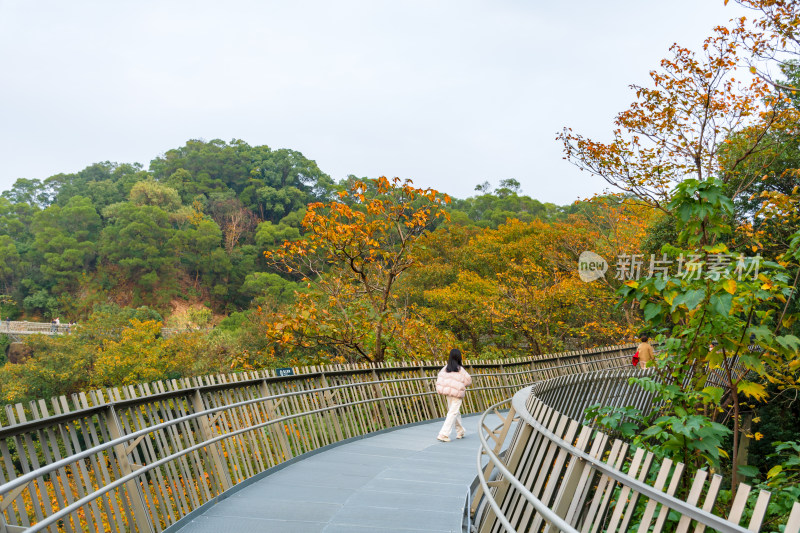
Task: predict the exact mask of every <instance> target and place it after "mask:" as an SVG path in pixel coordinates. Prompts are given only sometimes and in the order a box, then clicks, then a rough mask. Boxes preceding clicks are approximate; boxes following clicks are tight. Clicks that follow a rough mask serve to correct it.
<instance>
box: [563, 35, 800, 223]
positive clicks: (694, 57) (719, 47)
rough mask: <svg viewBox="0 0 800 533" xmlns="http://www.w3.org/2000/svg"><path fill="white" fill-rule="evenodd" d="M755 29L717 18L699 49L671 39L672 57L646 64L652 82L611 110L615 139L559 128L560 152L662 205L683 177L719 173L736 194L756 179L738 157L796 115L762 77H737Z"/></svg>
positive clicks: (763, 145) (765, 143)
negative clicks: (732, 152)
mask: <svg viewBox="0 0 800 533" xmlns="http://www.w3.org/2000/svg"><path fill="white" fill-rule="evenodd" d="M753 35H754V34H753V33H752V32H748V31H747V30H746V29H745V28H744V27H743V26H742V25H739V26H737V27H735V28H734V29H732V30H731V29H728V28H726V27H722V26H721V27H718V28H716V29H715V34H714V35H713V36H711V37H709V38H708V39H706V40H705V42H704V43H703V48H702V52H700V53H699V54H698V53H695V52H693V51H691V50H689V49H687V48H684V47H682V46H679V45H677V44H675V45H673V46H672V47H671V48H670V52H671V57H668V58H666V59H663V60H662V61H661V68H660V69H658V70H653V71H651V72H650V77H651V79H652V87H644V86H639V85H632V86H631V87H632V88H633V89H634V90H635V93H636V101H634V103H633V104H631V106H630V107H629V108H628V109H627V110H625V111H623V112H621V113H619V114H618V115H617V117H616V119H615V124H616V126H617V127H616V128H615V129H614V131H613V140H612V141H611V142H599V141H594V140H591V139H588V138H586V137H583V136H581V135H578V134H574V133H573V132H572V130H571V129H570V128H565V129H564V130H563V131H562V132H561V134H559V136H558V137H559V139H560V140H561V141H562V142H563V143H564V149H565V153H566V158H567V159H568V160H569V161H570V162H572V163H574V164H575V165H577V166H578V167H579V168H581V169H582V170H586V171H589V172H591V173H592V174H595V175H598V176H600V177H602V178H603V179H605V180H606V181H607V182H608V183H610V184H611V185H613V186H614V187H616V188H618V189H620V190H622V191H625V192H627V193H630V194H633V195H635V196H637V197H638V198H640V199H642V200H644V201H646V202H648V203H650V204H651V205H653V206H655V207H657V208H659V209H662V210H664V211H668V207H667V204H668V202H669V198H670V191H671V190H672V188H673V187H674V186H675V185H676V184H677V183H680V182H682V181H683V180H684V179H687V178H695V179H700V180H702V179H705V178H708V177H710V176H717V177H719V178H720V179H721V180H722V181H723V183H725V184H727V185H730V186H732V187H733V194H732V196H733V197H736V196H737V195H738V194H739V193H741V192H742V191H744V190H745V189H746V188H747V187H748V186H749V185H750V184H751V183H752V180H754V179H755V177H754V176H748V175H743V174H741V173H738V172H737V169H738V167H739V165H741V164H742V163H743V162H744V161H745V160H747V159H748V158H749V157H752V156H753V155H755V154H758V153H760V152H762V151H764V150H770V149H772V148H774V146H773V145H774V144H775V143H776V142H777V141H776V140H775V139H774V138H773V137H771V136H770V135H769V134H770V133H771V132H773V131H775V130H777V129H781V128H785V127H788V126H789V125H790V124H794V123H796V121H797V116H796V112H795V111H794V110H793V108H791V107H790V106H787V105H786V104H787V102H788V98H787V96H785V95H782V94H780V93H776V92H774V91H773V90H772V85H771V84H770V83H769V82H768V81H766V80H765V79H763V78H760V77H757V76H756V77H753V78H752V79H751V80H750V81H745V80H743V79H741V66H742V64H743V62H744V61H745V58H743V57H742V50H743V49H744V47H743V46H742V40H748V39H749V40H751V41H752V39H753ZM759 42H761V41H759ZM742 132H747V135H744V136H743V135H741V134H742ZM736 135H738V139H739V142H740V146H739V147H738V153H739V154H740V155H739V157H738V158H736V159H734V160H732V161H728V164H726V165H724V166H723V165H721V162H720V156H721V155H723V154H724V153H725V152H726V151H727V150H728V148H727V146H728V144H729V143H731V142H732V139H733V138H734V137H736Z"/></svg>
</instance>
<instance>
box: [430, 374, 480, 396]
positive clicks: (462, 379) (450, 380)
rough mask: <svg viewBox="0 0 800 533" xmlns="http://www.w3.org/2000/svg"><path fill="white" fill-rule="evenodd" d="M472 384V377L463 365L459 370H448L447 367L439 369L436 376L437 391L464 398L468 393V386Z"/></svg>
mask: <svg viewBox="0 0 800 533" xmlns="http://www.w3.org/2000/svg"><path fill="white" fill-rule="evenodd" d="M470 385H472V378H471V377H470V375H469V374H468V373H467V371H466V370H464V367H463V366H462V367H461V368H460V369H459V370H458V372H448V371H447V367H444V368H442V369H441V370H440V371H439V376H438V377H437V378H436V392H438V393H439V394H444V395H445V396H453V397H455V398H463V397H464V396H465V395H466V394H467V387H469V386H470Z"/></svg>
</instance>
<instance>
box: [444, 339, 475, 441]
mask: <svg viewBox="0 0 800 533" xmlns="http://www.w3.org/2000/svg"><path fill="white" fill-rule="evenodd" d="M470 385H472V378H471V377H470V375H469V374H468V373H467V371H466V370H464V367H463V366H462V365H461V351H460V350H459V349H458V348H453V349H452V350H450V359H449V360H448V361H447V366H445V367H444V368H442V369H441V370H440V371H439V376H438V377H437V378H436V392H438V393H439V394H442V395H444V396H445V397H447V418H445V419H444V425H443V426H442V430H441V431H440V432H439V436H438V437H436V438H437V439H439V440H440V441H442V442H450V432H451V431H452V430H453V425H454V424H455V426H456V438H457V439H463V438H464V433H465V432H464V426H462V425H461V402H462V400H463V399H464V396H465V395H466V394H467V387H469V386H470Z"/></svg>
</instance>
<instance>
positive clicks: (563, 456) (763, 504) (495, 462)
mask: <svg viewBox="0 0 800 533" xmlns="http://www.w3.org/2000/svg"><path fill="white" fill-rule="evenodd" d="M653 374H655V369H644V370H643V369H631V368H630V367H628V369H627V370H624V369H605V370H597V371H594V372H591V373H589V374H571V375H562V376H559V377H555V378H551V379H548V380H546V381H543V382H538V383H536V384H534V385H530V386H527V387H524V388H522V389H520V390H519V391H517V392H516V393H515V394H514V396H513V398H511V400H510V403H511V409H510V413H513V416H514V417H515V420H518V424H520V425H521V424H524V425H525V426H527V428H526V429H525V431H523V430H522V426H518V428H517V434H524V435H526V438H525V439H524V441H520V442H516V443H515V444H514V449H513V450H511V449H510V450H508V451H507V452H506V455H505V457H504V458H501V457H500V456H499V454H498V453H496V452H497V451H498V449H499V448H498V447H495V449H494V450H492V448H491V446H490V444H489V441H488V440H487V438H486V436H485V435H484V431H485V432H487V434H488V432H489V431H491V429H490V428H488V427H487V426H486V425H485V422H484V420H485V418H486V417H487V416H488V414H489V413H490V412H491V411H492V410H496V409H497V407H498V406H500V405H502V404H504V403H508V400H506V401H505V402H499V403H497V404H495V405H493V406H491V407H490V408H489V409H488V410H487V411H486V412H484V413H483V415H482V416H481V419H480V420H481V421H480V425H479V440H480V449H479V453H478V480H479V482H480V485H481V488H482V493H483V496H482V499H481V495H480V494H478V496H477V497H476V499H475V501H474V502H473V509H472V510H473V512H476V511H477V510H478V508H479V507H478V506H479V503H480V502H484V507H483V509H484V510H488V509H489V508H490V509H491V511H492V512H493V513H494V514H493V516H487V515H485V514H484V516H483V522H484V527H488V526H490V525H491V524H492V522H491V520H496V522H494V524H495V525H497V522H499V523H500V524H502V525H503V527H504V528H506V530H508V531H512V532H513V531H515V528H516V527H522V526H523V525H524V524H525V523H526V522H525V520H527V518H526V519H524V520H520V517H519V514H518V513H519V508H520V507H519V504H518V503H513V502H517V501H519V500H509V499H508V498H509V494H510V493H509V492H507V490H508V488H510V487H513V490H514V494H518V495H519V496H521V497H522V498H524V501H527V503H528V504H529V505H530V506H531V507H533V509H535V511H536V513H538V518H536V519H537V520H539V519H541V520H544V521H546V522H548V523H549V524H551V525H552V526H553V527H556V528H558V529H560V530H561V531H566V532H569V533H577V529H576V527H579V528H580V527H582V528H583V530H584V531H585V530H587V528H590V527H591V525H592V524H594V528H597V527H600V528H601V529H602V527H603V523H604V522H603V521H604V520H607V519H608V518H606V517H610V516H611V515H606V513H609V512H610V511H611V509H610V508H606V507H605V505H606V502H607V500H608V497H609V496H608V495H609V494H610V492H611V491H612V490H620V489H621V490H622V491H623V492H621V493H619V494H620V496H619V498H620V501H619V502H617V503H616V504H614V505H616V508H615V510H614V517H615V518H614V517H611V518H610V520H611V521H610V522H609V523H608V524H606V525H607V526H608V527H609V528H612V529H613V528H617V527H625V524H627V523H628V522H627V520H628V519H630V518H631V512H632V507H630V508H627V510H626V507H627V506H628V502H633V503H630V505H631V506H633V505H634V503H635V502H636V501H637V498H638V497H639V496H641V497H643V498H646V499H647V501H648V504H647V509H648V510H650V509H652V510H655V509H656V507H651V506H658V505H661V506H663V507H662V511H661V514H660V515H659V522H658V523H657V524H660V525H657V529H658V527H661V525H663V522H661V520H663V518H664V515H663V509H664V508H666V509H669V510H671V511H675V512H676V513H678V514H679V515H680V516H681V525H682V526H687V527H688V526H689V524H690V522H689V521H691V520H694V521H695V522H697V524H698V526H697V527H706V528H711V529H714V530H716V531H720V532H721V533H746V532H747V531H751V530H754V529H752V528H753V527H758V526H759V524H760V523H761V521H762V520H763V518H764V513H765V511H766V509H767V501H768V500H769V498H768V496H769V493H768V492H766V491H761V493H760V494H759V497H758V503H757V504H756V508H755V509H754V511H753V517H752V519H751V521H750V525H749V528H746V527H742V526H740V525H739V524H738V520H739V517H740V516H741V514H742V511H743V509H744V505H745V501H744V500H743V499H742V498H740V497H739V496H737V502H738V503H736V502H734V504H733V509H734V510H731V513H730V518H728V519H726V518H722V517H720V516H717V515H715V514H713V513H711V512H710V509H711V507H710V503H709V502H711V503H713V501H714V499H715V498H716V494H717V493H716V492H714V496H713V497H712V496H711V494H709V495H707V499H706V502H705V504H704V505H703V508H700V507H699V503H698V501H699V496H700V495H701V492H702V486H703V483H704V482H705V477H701V476H699V475H698V476H697V477H696V478H695V480H694V482H693V483H692V494H694V496H693V497H692V496H691V495H690V496H689V501H691V503H690V502H689V501H684V500H681V499H679V498H678V497H676V496H674V495H672V491H673V490H674V489H670V490H669V491H667V492H663V491H662V490H663V489H662V487H661V486H660V485H659V486H658V488H656V487H654V486H652V485H649V484H648V483H646V482H644V478H645V476H646V475H648V473H652V472H651V470H650V468H651V463H650V458H652V454H647V456H648V457H649V458H648V459H646V460H643V459H642V458H643V457H644V453H643V450H641V449H639V450H638V451H637V452H636V454H635V455H636V457H639V459H631V460H632V462H631V471H630V472H629V473H627V474H626V473H625V472H624V471H623V470H622V469H621V465H622V464H624V460H625V458H626V457H628V455H627V454H628V453H629V451H628V450H627V446H628V445H627V444H626V443H623V442H622V441H619V440H616V441H615V444H614V447H613V449H617V450H620V448H619V447H620V446H621V451H618V452H616V453H617V455H616V459H612V458H610V457H609V458H606V459H605V461H604V460H603V458H604V452H603V450H604V449H605V446H606V441H605V440H604V439H605V438H606V437H605V436H604V435H603V434H598V435H597V436H595V437H593V439H594V444H593V449H592V452H591V453H587V451H585V448H586V446H587V444H588V442H589V441H588V440H586V439H588V438H589V435H590V434H591V431H590V428H589V427H587V426H584V425H581V424H580V422H579V421H577V420H575V419H574V418H570V417H569V416H568V415H565V414H564V411H565V407H568V406H572V405H573V403H574V402H575V401H576V399H577V400H578V403H579V404H582V402H586V401H587V395H588V394H589V393H591V392H594V393H596V394H597V393H599V396H602V398H595V400H601V401H602V400H605V401H610V402H611V403H607V404H606V405H625V404H627V402H630V401H634V402H642V401H643V399H644V400H647V398H646V397H643V396H641V395H637V394H636V393H635V392H633V389H631V388H630V387H631V385H630V384H629V382H628V380H629V378H630V377H631V376H633V375H637V376H651V375H653ZM598 383H599V384H600V385H598ZM581 387H583V388H585V389H587V390H583V391H581V390H576V389H580V388H581ZM620 387H621V388H620ZM564 390H569V391H571V392H570V393H568V394H564ZM632 392H633V394H634V397H633V398H632V397H631V393H632ZM554 393H555V394H556V396H553V394H554ZM553 400H555V401H553ZM651 400H652V398H651ZM619 402H623V403H619ZM532 411H535V412H532ZM548 420H550V422H549V425H550V429H548V427H545V424H547V423H548V422H547V421H548ZM556 423H557V424H558V428H559V429H555V428H556V425H555V424H556ZM567 426H569V428H570V429H569V430H567V429H566V428H567ZM554 431H557V432H558V434H556V433H554ZM527 432H530V434H528V433H527ZM578 433H580V435H581V437H580V438H578V440H577V443H578V444H574V443H575V442H576V441H575V438H576V436H577V435H578ZM528 435H529V436H528ZM562 435H563V437H562ZM492 436H493V437H494V435H492ZM581 439H584V440H581ZM530 442H537V444H536V445H535V448H533V449H534V450H537V449H538V450H539V451H538V452H536V453H537V455H536V457H537V458H536V462H535V463H531V462H525V461H533V455H532V454H533V451H531V452H530V453H531V455H530V456H523V455H519V454H522V453H523V452H522V451H519V450H517V448H519V449H520V450H521V449H522V448H525V447H526V446H529V445H530V444H529V443H530ZM581 442H583V444H580V443H581ZM579 446H583V448H581V447H579ZM594 446H597V448H594ZM545 449H547V450H548V451H547V454H548V455H547V456H548V457H549V458H553V457H555V456H556V455H558V457H559V459H558V460H556V461H554V462H550V463H548V464H544V463H543V464H539V462H538V461H539V460H540V459H541V457H542V455H541V454H542V453H543V450H545ZM556 449H557V450H558V451H557V452H556V451H555V450H556ZM525 450H526V451H525V452H524V453H528V451H527V448H525ZM509 453H510V454H514V453H516V454H517V455H515V457H516V459H514V460H513V461H512V460H509V458H508V454H509ZM614 453H615V452H612V455H613V454H614ZM640 454H641V455H640ZM482 455H486V456H487V457H488V458H489V464H488V466H486V467H484V466H483V465H481V457H482ZM524 457H527V458H524ZM506 461H507V462H508V464H506ZM545 461H550V459H546V460H545ZM606 461H607V462H606ZM642 461H643V462H642ZM517 462H519V464H517ZM671 464H672V463H671V462H669V461H667V462H665V463H664V464H662V465H661V467H660V468H659V472H660V473H659V476H661V475H662V473H665V472H668V471H669V468H670V465H671ZM523 465H524V466H523ZM615 465H616V466H615ZM636 465H639V466H641V467H642V471H641V472H639V471H638V468H639V466H636ZM484 468H485V469H484ZM540 468H541V470H540ZM573 468H576V469H577V470H574V471H573V470H572V469H573ZM664 468H666V469H667V470H666V471H665V470H664ZM682 468H683V467H682V466H681V467H678V466H676V470H675V474H674V475H677V476H678V478H677V479H680V476H681V474H682V472H683V470H682ZM512 469H513V470H515V471H516V472H517V474H515V473H514V472H512ZM634 469H636V470H634ZM492 471H495V472H497V473H499V475H500V476H502V478H501V479H502V483H501V485H502V486H503V487H507V488H506V489H502V491H501V489H496V490H497V491H499V492H492V490H491V488H490V482H489V481H488V480H487V477H489V474H490V473H492ZM530 472H535V473H537V476H538V478H539V479H542V476H544V478H545V479H547V480H548V481H547V482H546V483H545V485H546V486H547V490H546V491H545V490H544V488H543V487H542V486H541V485H539V484H537V485H536V486H537V487H539V488H536V489H535V490H536V491H539V490H540V488H541V490H542V491H544V492H543V493H541V494H544V496H542V497H543V498H545V499H546V501H542V500H541V499H539V497H537V494H534V492H532V491H531V490H529V489H528V487H526V485H525V483H524V482H523V481H522V480H521V479H519V478H518V476H521V477H522V478H523V479H528V478H527V477H526V476H529V475H531V474H530ZM576 472H577V473H579V474H580V476H581V478H580V479H581V481H578V478H576V477H574V476H575V475H576ZM562 475H563V480H562V481H559V480H560V479H561V476H562ZM596 475H599V476H600V479H601V480H602V479H609V480H613V482H614V483H615V484H617V483H618V484H619V488H616V489H615V488H614V485H608V486H607V487H604V488H602V489H601V488H599V487H602V486H603V485H602V482H601V483H600V484H599V485H598V484H597V483H595V485H594V487H595V490H598V491H600V490H602V491H607V492H605V494H606V496H605V497H604V499H603V500H602V501H603V503H601V504H600V507H599V509H598V508H596V507H595V505H596V503H592V507H591V510H589V508H588V507H586V506H585V505H586V504H587V503H588V500H586V499H585V498H587V492H586V491H588V490H589V489H588V487H589V486H590V485H591V484H592V483H593V482H592V479H595V478H594V476H596ZM633 476H638V477H639V478H640V479H641V480H640V479H636V478H635V477H633ZM717 478H719V476H717ZM567 479H569V480H570V481H569V482H568V481H567ZM663 479H666V478H663ZM720 480H721V478H719V479H718V480H717V481H716V483H717V485H716V487H717V488H718V487H719V481H720ZM698 481H699V484H698ZM497 483H498V482H495V483H494V484H492V485H491V486H498V485H497ZM559 483H563V484H565V485H562V486H561V487H560V488H559V489H558V490H559V493H558V494H559V496H558V498H556V500H555V501H554V502H553V503H552V508H551V507H550V506H549V504H548V503H546V502H549V501H550V498H552V497H553V495H554V492H553V491H554V487H556V486H558V484H559ZM570 483H573V484H570ZM661 483H662V484H663V481H662V482H661ZM675 483H676V478H673V479H672V481H671V485H670V486H673V485H675ZM579 484H580V485H579ZM657 485H658V484H657ZM509 486H510V487H509ZM578 486H581V487H584V488H582V489H577V487H578ZM567 487H569V488H567ZM745 487H746V486H745ZM531 489H533V485H531ZM562 490H563V491H564V493H563V494H562V493H561V492H560V491H562ZM709 490H711V489H709ZM714 490H715V491H716V490H717V489H714ZM740 490H743V491H744V492H743V494H744V495H745V497H746V496H747V494H748V493H749V491H750V488H749V487H746V490H745V489H740ZM626 491H627V492H626ZM696 491H701V492H696ZM600 494H601V495H602V493H600ZM633 495H636V496H633ZM562 498H565V499H564V500H562ZM594 498H595V500H594V502H597V499H596V498H597V496H595V497H594ZM708 498H711V500H709V499H708ZM509 502H512V503H509ZM523 504H524V502H523ZM487 505H488V507H487ZM620 505H623V507H622V508H620ZM505 507H507V509H506V511H504V508H505ZM512 508H513V509H514V510H515V514H514V517H513V518H512V517H511V515H508V516H507V515H506V514H505V513H506V512H509V510H510V509H512ZM557 509H558V510H559V511H558V513H564V514H560V515H559V514H557V511H556V510H557ZM567 509H569V510H567ZM580 509H584V511H583V512H586V511H588V513H589V514H588V515H585V516H584V515H582V514H581V511H580ZM705 509H709V510H705ZM595 511H596V514H593V513H595ZM648 512H650V514H649V515H648V514H647V513H645V515H646V516H647V517H648V518H646V520H652V517H653V515H652V512H653V511H648ZM623 514H624V519H623V518H622V516H623ZM524 516H526V517H530V516H531V515H529V514H528V512H527V511H526V513H525V515H524ZM476 520H477V516H476ZM619 520H623V522H622V523H620V522H619ZM643 520H644V519H643ZM487 521H488V522H487ZM512 521H515V522H514V523H512ZM581 521H582V522H583V525H582V526H581V525H580V524H581ZM684 521H685V522H684ZM570 522H572V523H574V524H577V526H573V525H572V523H570ZM537 523H538V522H534V524H537ZM612 524H613V526H612ZM798 524H800V504H795V506H794V508H793V510H792V514H791V516H790V518H789V521H788V522H787V523H786V527H787V531H792V532H795V533H796V532H797V531H798ZM644 525H645V522H642V527H644ZM647 526H648V529H649V522H648V523H647ZM534 527H536V526H535V525H534ZM613 530H616V529H613ZM640 530H641V528H640ZM481 531H484V529H481Z"/></svg>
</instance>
